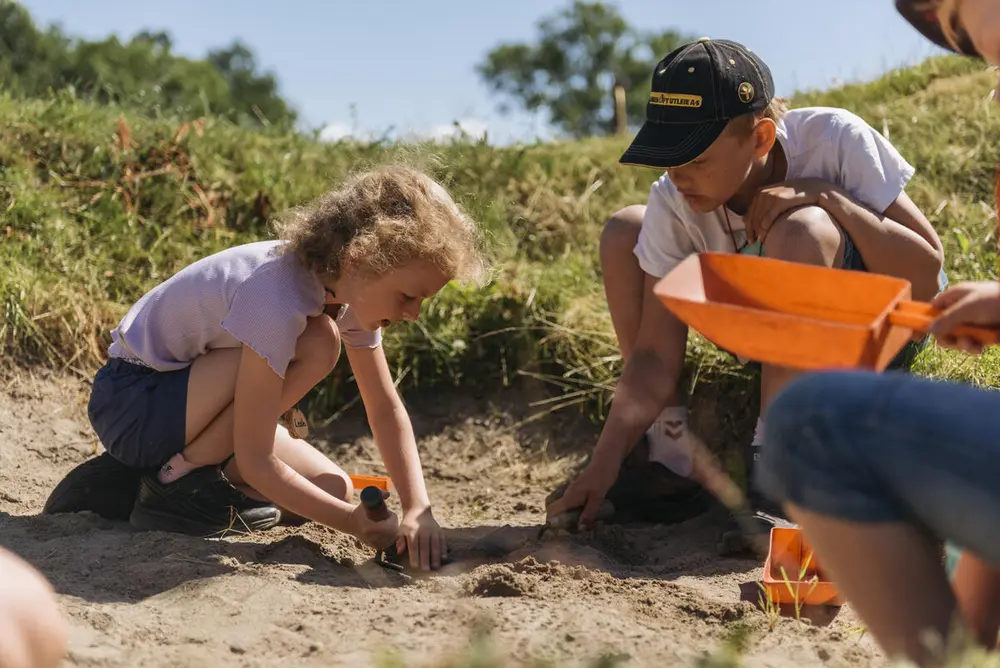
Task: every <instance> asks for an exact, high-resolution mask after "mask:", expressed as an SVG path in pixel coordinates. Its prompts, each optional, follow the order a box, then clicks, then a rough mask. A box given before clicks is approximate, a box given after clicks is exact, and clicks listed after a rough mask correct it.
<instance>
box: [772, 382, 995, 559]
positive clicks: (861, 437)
mask: <svg viewBox="0 0 1000 668" xmlns="http://www.w3.org/2000/svg"><path fill="white" fill-rule="evenodd" d="M997 415H1000V392H997V391H995V390H984V389H979V388H976V387H973V386H972V385H968V384H965V383H955V382H946V381H940V380H932V379H929V378H923V377H920V376H913V375H910V374H905V373H901V372H892V373H885V374H877V373H874V372H865V371H853V370H852V371H824V372H817V373H809V374H806V375H803V376H799V377H798V378H796V379H795V380H793V381H791V382H790V383H789V384H788V386H787V387H786V388H784V389H783V391H782V392H781V393H780V394H779V395H778V397H777V398H776V399H775V400H774V402H773V403H772V404H771V406H770V407H769V409H768V410H767V414H766V417H765V421H764V442H765V443H767V446H766V447H765V448H763V449H762V452H761V458H760V462H759V466H757V467H756V470H755V472H754V483H755V486H756V487H757V488H758V489H759V490H760V491H761V492H762V493H763V494H765V495H766V496H768V497H769V498H771V499H772V500H773V501H775V502H777V503H785V502H791V503H793V504H795V505H796V506H799V507H801V508H803V509H806V510H808V511H811V512H813V513H817V514H821V515H825V516H828V517H832V518H835V519H839V520H842V521H847V522H856V523H864V524H875V523H890V522H895V523H901V522H906V523H910V524H912V525H915V526H918V527H921V528H923V529H924V530H925V531H926V532H927V533H928V534H929V535H932V536H934V537H936V538H938V539H939V540H942V541H948V542H950V543H951V544H952V545H953V546H957V547H959V548H964V549H967V550H969V551H970V552H972V553H974V554H976V555H978V556H979V557H980V558H982V559H984V560H985V561H987V562H989V563H992V564H997V565H1000V531H997V520H998V518H1000V438H998V437H997V430H996V420H997V417H996V416H997Z"/></svg>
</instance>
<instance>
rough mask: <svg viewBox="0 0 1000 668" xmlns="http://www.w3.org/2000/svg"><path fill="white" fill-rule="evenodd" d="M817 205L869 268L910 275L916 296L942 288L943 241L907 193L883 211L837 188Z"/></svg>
mask: <svg viewBox="0 0 1000 668" xmlns="http://www.w3.org/2000/svg"><path fill="white" fill-rule="evenodd" d="M819 204H820V206H821V207H823V209H825V210H826V211H827V212H828V213H829V214H830V215H831V216H833V218H834V219H835V220H836V221H837V223H838V224H839V225H840V226H841V227H842V228H843V229H844V231H845V232H847V234H849V235H850V237H851V240H852V241H853V242H854V245H855V246H856V247H857V249H858V251H859V252H860V253H861V256H862V257H863V258H864V260H865V266H866V267H867V268H868V270H869V271H871V272H874V273H879V274H888V275H890V276H899V277H901V278H905V279H907V280H909V281H910V283H911V284H912V286H913V297H914V298H915V299H920V300H928V299H931V298H932V297H933V296H934V295H936V294H937V293H938V292H939V291H940V289H941V288H940V285H939V282H938V280H939V277H938V275H939V273H940V271H941V266H942V264H943V262H944V253H943V250H942V247H941V240H940V238H938V236H937V233H936V232H934V229H933V228H932V227H931V225H930V222H928V221H927V219H926V217H925V216H924V215H923V214H922V213H921V212H920V210H919V209H918V208H917V207H916V205H914V204H913V202H912V201H911V200H910V198H909V196H908V195H907V194H906V193H905V192H904V193H900V195H899V197H897V198H896V200H895V201H893V203H892V204H890V205H889V206H888V207H887V208H886V210H885V213H884V214H883V215H879V214H877V213H875V212H873V211H871V210H870V209H868V208H867V207H865V206H864V205H863V204H861V203H860V202H858V201H857V200H855V199H854V198H853V197H851V196H850V195H849V194H848V193H847V192H845V191H843V190H841V189H840V188H836V187H832V188H830V189H829V190H827V191H826V192H825V193H824V194H823V195H822V196H821V197H820V199H819Z"/></svg>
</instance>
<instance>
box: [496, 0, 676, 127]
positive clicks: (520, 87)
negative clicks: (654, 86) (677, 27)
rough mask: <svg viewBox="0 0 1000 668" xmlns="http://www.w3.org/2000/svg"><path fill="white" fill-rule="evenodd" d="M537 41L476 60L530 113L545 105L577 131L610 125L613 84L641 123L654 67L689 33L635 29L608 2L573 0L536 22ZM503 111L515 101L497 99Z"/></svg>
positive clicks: (499, 87) (553, 116)
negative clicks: (500, 101) (622, 87)
mask: <svg viewBox="0 0 1000 668" xmlns="http://www.w3.org/2000/svg"><path fill="white" fill-rule="evenodd" d="M537 28H538V38H537V42H536V43H535V44H524V43H518V44H502V45H500V46H498V47H496V48H495V49H493V50H492V51H490V52H489V53H487V55H486V57H485V59H484V60H483V61H482V62H481V63H480V64H479V65H477V66H476V71H477V72H478V74H479V75H480V77H481V78H482V79H483V80H484V82H485V83H486V84H487V85H488V86H489V87H490V88H491V90H493V91H495V92H498V93H501V94H504V95H506V96H507V97H508V98H511V99H512V100H514V101H516V102H517V103H518V104H519V105H520V106H521V107H523V108H524V109H526V110H528V111H540V110H544V111H547V112H548V115H549V118H550V121H551V122H552V124H553V125H555V126H556V127H557V128H559V129H560V130H562V131H563V132H564V133H566V134H568V135H570V136H573V137H584V136H589V135H603V134H608V133H610V132H611V131H612V115H613V114H612V110H613V106H612V90H613V87H614V84H615V83H616V82H617V83H621V84H622V85H623V86H624V87H625V90H626V100H627V116H628V119H629V122H630V124H631V125H638V124H640V123H642V121H643V119H644V118H645V112H646V101H647V100H648V98H649V88H650V79H651V77H652V74H653V66H654V65H656V63H657V62H659V60H660V59H661V58H663V56H665V55H667V54H668V53H669V52H670V51H672V50H673V49H674V48H676V47H678V46H680V45H681V44H683V43H684V42H686V41H690V39H692V38H689V37H685V36H682V35H680V34H679V33H677V32H674V31H672V30H668V31H664V32H646V31H640V30H637V29H635V28H632V27H631V26H629V25H628V23H627V22H626V21H625V19H624V18H623V17H622V16H621V14H619V13H618V10H617V9H615V8H614V7H612V6H609V5H606V4H604V3H603V2H600V1H597V2H587V1H585V0H573V3H572V4H571V5H570V6H569V7H567V8H566V9H564V10H562V11H560V12H558V13H556V14H555V15H552V16H549V17H545V18H543V19H542V20H541V21H539V22H538V24H537ZM499 108H500V111H501V112H502V113H508V112H509V111H510V105H509V104H507V103H502V104H500V105H499Z"/></svg>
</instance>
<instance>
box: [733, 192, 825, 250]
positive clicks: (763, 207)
mask: <svg viewBox="0 0 1000 668" xmlns="http://www.w3.org/2000/svg"><path fill="white" fill-rule="evenodd" d="M833 187H834V186H833V185H832V184H830V183H829V182H827V181H824V180H823V179H792V180H791V181H783V182H782V183H776V184H774V185H771V186H767V187H765V188H761V189H760V190H758V191H757V194H756V195H754V198H753V200H751V202H750V207H749V208H748V209H747V212H746V215H744V216H743V223H744V224H745V225H746V228H747V240H748V241H749V242H750V243H754V242H755V241H757V240H758V239H760V240H763V239H765V238H766V237H767V233H768V232H769V231H770V230H771V226H772V225H774V221H775V220H777V219H778V217H779V216H780V215H781V214H783V213H784V212H785V211H788V210H789V209H795V208H798V207H801V206H816V205H818V204H819V201H820V195H821V194H822V193H824V192H826V191H827V190H829V189H831V188H833Z"/></svg>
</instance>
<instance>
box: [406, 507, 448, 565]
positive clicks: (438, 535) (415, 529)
mask: <svg viewBox="0 0 1000 668" xmlns="http://www.w3.org/2000/svg"><path fill="white" fill-rule="evenodd" d="M406 551H409V553H410V566H412V567H413V568H417V567H418V566H419V567H420V568H421V569H423V570H425V571H428V570H431V569H434V570H437V569H438V568H441V559H442V558H443V557H444V556H445V555H446V554H447V553H448V544H447V542H446V541H445V538H444V531H443V530H442V529H441V526H440V525H439V524H438V523H437V520H435V519H434V516H433V515H432V514H431V509H430V507H426V508H411V509H410V510H408V511H406V513H405V514H404V515H403V521H402V522H401V523H400V525H399V531H398V534H397V536H396V553H397V554H403V553H404V552H406Z"/></svg>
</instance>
